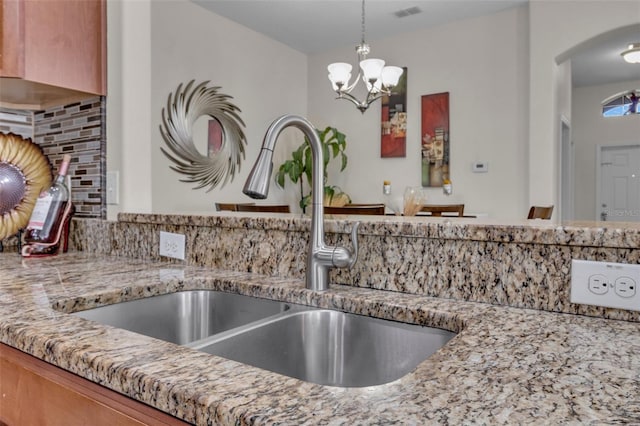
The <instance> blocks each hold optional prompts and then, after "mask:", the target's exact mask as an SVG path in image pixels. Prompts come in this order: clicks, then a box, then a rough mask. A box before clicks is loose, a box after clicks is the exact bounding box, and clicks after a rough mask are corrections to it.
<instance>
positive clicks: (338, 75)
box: [327, 62, 353, 91]
mask: <svg viewBox="0 0 640 426" xmlns="http://www.w3.org/2000/svg"><path fill="white" fill-rule="evenodd" d="M351 68H353V67H352V66H351V64H347V63H345V62H335V63H333V64H331V65H329V66H328V67H327V70H328V71H329V80H330V81H331V85H332V86H333V90H336V91H338V90H341V89H342V88H343V87H345V86H348V85H349V80H351Z"/></svg>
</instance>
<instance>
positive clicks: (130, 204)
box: [107, 0, 152, 219]
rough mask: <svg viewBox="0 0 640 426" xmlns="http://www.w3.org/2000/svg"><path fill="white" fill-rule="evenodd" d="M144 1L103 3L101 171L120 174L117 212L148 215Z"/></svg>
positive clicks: (110, 211)
mask: <svg viewBox="0 0 640 426" xmlns="http://www.w3.org/2000/svg"><path fill="white" fill-rule="evenodd" d="M150 10H151V9H150V3H149V0H140V1H135V2H132V1H123V0H110V1H109V2H107V14H108V15H107V20H108V38H107V49H108V50H107V51H108V59H107V63H108V72H107V78H108V81H107V90H108V96H107V170H108V171H112V170H113V171H119V173H120V187H119V190H120V204H119V205H118V206H107V218H108V219H114V218H115V215H116V214H117V212H119V211H123V209H124V211H129V212H146V211H150V210H151V191H150V188H151V185H152V183H151V134H150V133H149V127H150V125H151V124H150V123H151V114H152V110H151V105H150V88H151V87H150V84H149V75H150V73H151V58H150V45H151V39H150V37H151V16H150Z"/></svg>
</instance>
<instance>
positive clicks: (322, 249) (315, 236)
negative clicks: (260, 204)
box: [242, 115, 360, 290]
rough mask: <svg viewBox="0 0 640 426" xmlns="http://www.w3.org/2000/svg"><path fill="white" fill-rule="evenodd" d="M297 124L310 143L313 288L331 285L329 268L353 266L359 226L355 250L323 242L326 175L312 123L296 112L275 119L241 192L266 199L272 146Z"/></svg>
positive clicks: (355, 228) (355, 230)
mask: <svg viewBox="0 0 640 426" xmlns="http://www.w3.org/2000/svg"><path fill="white" fill-rule="evenodd" d="M290 126H293V127H296V128H298V129H299V130H301V131H302V133H304V135H305V136H306V137H307V140H308V141H309V145H310V146H311V160H312V167H311V230H310V233H311V235H310V238H309V251H308V253H307V272H306V286H307V288H308V289H310V290H327V289H328V288H329V268H331V267H336V268H344V267H349V268H351V267H352V266H353V265H354V264H355V263H356V261H357V260H358V226H359V225H360V223H359V222H357V223H355V224H354V225H353V229H352V230H351V239H352V242H353V251H351V250H349V249H347V248H345V247H340V246H327V245H326V244H325V242H324V207H323V205H322V201H323V197H324V176H323V172H322V171H323V167H322V164H323V158H322V155H323V154H322V143H321V142H320V138H319V137H318V133H317V132H316V129H315V128H314V127H313V125H312V124H311V123H310V122H309V121H308V120H307V119H305V118H303V117H300V116H296V115H283V116H282V117H280V118H278V119H276V120H275V121H274V122H273V123H271V125H270V126H269V128H268V129H267V133H266V134H265V136H264V141H263V142H262V148H261V149H260V154H259V155H258V159H257V160H256V163H255V164H254V165H253V169H251V173H249V177H248V178H247V181H246V183H245V184H244V189H243V190H242V192H244V193H245V194H247V195H248V196H249V197H251V198H257V199H265V198H267V194H268V193H269V181H270V178H271V171H272V169H273V162H272V159H273V149H274V148H275V145H276V140H277V139H278V135H280V133H281V132H282V131H283V130H284V129H286V128H287V127H290Z"/></svg>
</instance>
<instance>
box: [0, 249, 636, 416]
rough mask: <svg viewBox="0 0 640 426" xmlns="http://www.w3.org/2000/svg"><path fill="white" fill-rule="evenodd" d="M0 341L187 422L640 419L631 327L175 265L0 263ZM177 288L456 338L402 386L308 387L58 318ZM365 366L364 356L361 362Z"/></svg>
mask: <svg viewBox="0 0 640 426" xmlns="http://www.w3.org/2000/svg"><path fill="white" fill-rule="evenodd" d="M0 271H1V273H0V341H2V342H3V343H6V344H8V345H11V346H13V347H16V348H18V349H20V350H22V351H24V352H27V353H29V354H32V355H34V356H36V357H38V358H41V359H43V360H45V361H47V362H49V363H51V364H54V365H57V366H59V367H62V368H64V369H66V370H68V371H71V372H73V373H76V374H78V375H80V376H82V377H85V378H87V379H89V380H92V381H94V382H96V383H98V384H101V385H103V386H106V387H108V388H111V389H113V390H116V391H118V392H121V393H123V394H125V395H128V396H129V397H131V398H134V399H136V400H139V401H142V402H145V403H147V404H149V405H151V406H154V407H156V408H158V409H160V410H162V411H165V412H167V413H170V414H172V415H174V416H176V417H179V418H181V419H184V420H186V421H188V422H192V423H196V424H296V425H298V424H391V423H396V424H437V423H440V424H472V423H488V424H507V423H508V424H542V423H544V424H550V423H551V424H560V423H563V424H604V423H606V424H616V423H618V424H620V423H640V323H637V322H624V321H614V320H605V319H599V318H592V317H585V316H578V315H567V314H556V313H549V312H543V311H535V310H525V309H515V308H507V307H501V306H494V305H489V304H481V303H472V302H463V301H456V300H448V299H439V298H430V297H422V296H415V295H409V294H402V293H394V292H388V291H380V290H371V289H364V288H355V287H348V286H332V287H331V289H330V290H329V291H327V292H324V293H317V292H312V291H309V290H306V289H305V288H304V285H303V283H302V282H301V281H300V280H295V279H278V278H273V277H264V276H259V275H256V274H250V273H239V272H226V271H220V270H212V269H208V268H202V267H193V266H179V265H176V264H175V263H172V264H165V263H159V262H150V261H142V260H135V259H128V258H116V257H106V256H93V257H92V256H90V255H86V254H83V253H68V254H65V255H60V256H58V257H55V258H42V259H22V258H20V257H19V256H18V255H17V254H15V253H5V254H0ZM183 289H220V290H223V291H229V292H237V293H242V294H248V295H254V296H260V297H265V298H271V299H278V300H284V301H288V302H292V303H301V304H306V305H312V306H320V307H328V308H335V309H340V310H344V311H348V312H354V313H360V314H365V315H370V316H377V317H382V318H388V319H396V320H400V321H406V322H414V323H419V324H423V325H429V326H435V327H440V328H445V329H448V330H452V331H455V332H458V333H459V334H458V335H457V336H456V337H455V338H454V339H452V340H451V341H450V342H449V343H448V344H447V345H445V346H444V347H443V348H441V349H440V350H439V351H438V352H436V353H435V354H434V355H433V356H431V357H430V358H428V359H427V360H426V361H424V362H423V363H421V364H420V365H419V366H418V368H417V369H416V370H415V371H414V372H412V373H410V374H408V375H406V376H405V377H403V378H402V379H399V380H397V381H394V382H392V383H389V384H385V385H380V386H371V387H365V388H338V387H329V386H321V385H315V384H311V383H307V382H303V381H300V380H297V379H293V378H288V377H285V376H281V375H279V374H276V373H271V372H267V371H265V370H261V369H258V368H254V367H250V366H246V365H243V364H240V363H238V362H235V361H230V360H226V359H223V358H220V357H216V356H212V355H208V354H205V353H201V352H198V351H195V350H192V349H188V348H185V347H181V346H177V345H174V344H171V343H167V342H162V341H159V340H156V339H153V338H150V337H146V336H141V335H138V334H135V333H131V332H127V331H124V330H120V329H115V328H112V327H106V326H101V325H99V324H96V323H93V322H90V321H87V320H84V319H81V318H78V317H74V316H70V315H67V314H66V313H64V312H72V311H75V310H81V309H84V308H89V307H94V306H99V305H102V304H109V303H114V302H117V301H121V300H130V299H134V298H139V297H146V296H151V295H155V294H162V293H168V292H174V291H178V290H183ZM363 362H366V360H363Z"/></svg>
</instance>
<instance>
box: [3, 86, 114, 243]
mask: <svg viewBox="0 0 640 426" xmlns="http://www.w3.org/2000/svg"><path fill="white" fill-rule="evenodd" d="M105 108H106V99H105V98H104V97H94V98H91V99H87V100H84V101H82V102H76V103H72V104H69V105H63V106H58V107H53V108H50V109H47V110H44V111H27V110H15V109H8V108H0V132H4V133H15V134H17V135H20V136H22V137H23V138H28V139H31V140H32V141H33V142H35V143H36V144H38V145H39V146H40V147H41V148H42V150H43V152H44V154H45V156H46V157H47V158H48V159H49V162H50V163H51V166H52V168H53V174H54V175H55V174H56V173H57V170H58V167H59V165H60V163H61V162H62V157H63V155H64V154H70V155H71V157H72V158H71V165H70V167H69V172H70V174H71V186H72V193H71V197H72V200H73V203H74V204H75V207H76V214H75V216H76V217H81V218H105V217H106V216H107V204H106V191H105V187H106V182H105V179H106V131H105V123H106V118H105ZM16 242H17V240H16V238H10V239H7V240H5V241H4V243H5V245H6V246H12V245H14V244H16Z"/></svg>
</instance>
